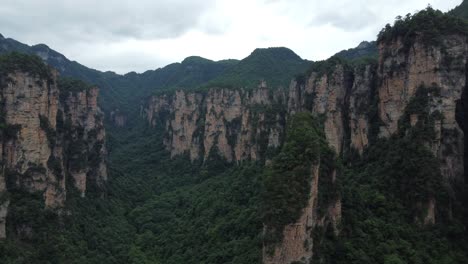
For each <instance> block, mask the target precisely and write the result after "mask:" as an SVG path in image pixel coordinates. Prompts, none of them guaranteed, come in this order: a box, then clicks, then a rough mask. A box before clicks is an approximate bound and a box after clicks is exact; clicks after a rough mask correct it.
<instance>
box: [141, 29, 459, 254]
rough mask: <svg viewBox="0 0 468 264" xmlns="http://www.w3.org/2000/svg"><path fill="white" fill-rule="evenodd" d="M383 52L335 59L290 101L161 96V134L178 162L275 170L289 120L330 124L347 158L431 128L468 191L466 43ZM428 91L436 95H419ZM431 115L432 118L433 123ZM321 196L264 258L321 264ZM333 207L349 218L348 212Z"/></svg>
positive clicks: (212, 94) (225, 93)
mask: <svg viewBox="0 0 468 264" xmlns="http://www.w3.org/2000/svg"><path fill="white" fill-rule="evenodd" d="M378 47H379V58H378V60H374V61H372V62H370V61H369V62H366V63H348V62H345V61H343V60H339V59H337V58H332V59H330V60H329V61H326V62H324V64H323V65H322V66H320V65H321V64H320V63H316V64H315V65H316V66H314V67H313V68H312V71H311V72H310V73H308V74H307V75H305V76H304V77H298V78H295V79H294V80H293V81H292V82H291V85H290V87H289V91H283V90H271V89H268V88H267V87H266V84H265V83H262V84H261V85H260V86H259V88H258V89H255V90H250V91H244V90H242V89H239V90H232V89H221V88H219V89H209V90H208V91H204V92H189V91H178V92H175V94H172V95H167V94H166V95H161V96H153V97H152V98H151V99H150V101H149V102H148V105H147V107H146V117H147V119H148V122H150V124H151V125H152V126H157V125H160V126H161V127H163V128H164V129H165V131H166V135H167V137H166V141H165V144H166V146H167V149H168V150H169V151H170V152H171V154H172V156H175V155H180V154H188V155H189V156H190V158H191V159H192V160H197V159H201V160H207V159H208V157H209V155H210V153H211V152H212V151H217V152H218V153H219V154H220V155H221V156H222V157H224V158H225V159H226V160H227V161H231V162H232V161H242V160H249V159H250V160H267V159H268V151H267V150H268V149H270V148H274V147H277V146H281V145H282V142H283V138H284V133H285V123H286V121H287V119H288V116H290V115H292V114H294V113H298V112H304V111H308V112H311V113H313V114H314V115H315V116H317V117H319V118H321V119H322V120H323V125H324V130H325V136H326V139H327V141H328V143H329V145H330V146H331V147H332V148H333V149H334V150H335V152H336V153H337V154H338V155H340V156H344V157H347V156H348V155H354V153H356V154H362V153H363V152H364V150H365V149H366V147H367V146H369V145H370V144H372V142H373V141H375V140H376V139H377V138H379V137H390V136H391V135H394V134H397V133H400V134H401V133H405V129H404V126H405V125H404V124H405V122H407V123H408V124H409V126H410V127H417V126H429V128H430V129H431V130H433V131H434V133H435V135H434V137H432V138H431V139H430V140H427V142H426V143H425V144H427V146H429V147H430V149H431V150H432V152H433V154H434V156H436V157H437V158H438V159H439V160H440V164H441V174H442V176H443V177H444V179H445V181H446V182H447V183H448V185H449V186H455V185H456V183H457V182H463V181H464V158H463V157H464V134H463V129H462V128H463V127H466V126H465V125H464V124H466V120H464V118H463V117H464V116H466V113H465V112H466V107H465V106H466V103H465V102H464V101H465V100H466V99H462V94H464V90H465V89H466V85H467V77H466V76H467V71H468V69H467V57H468V42H467V38H466V36H464V35H459V34H452V35H449V36H446V37H444V38H443V41H442V42H441V43H439V44H437V45H436V44H427V43H425V42H424V41H423V39H422V38H421V37H415V38H414V39H412V42H411V43H410V45H409V48H408V42H407V41H406V42H404V41H402V39H401V38H396V39H394V40H392V41H390V42H383V41H382V42H380V43H379V44H378ZM431 87H432V88H431ZM423 88H424V89H426V88H427V89H429V90H427V92H426V94H422V95H421V94H418V90H419V91H421V89H423ZM425 91H426V90H425ZM420 97H427V98H428V102H429V103H428V108H427V109H426V108H425V109H423V110H422V112H419V113H418V112H417V111H416V112H414V111H413V112H411V111H412V110H411V109H413V108H414V102H415V100H418V98H420ZM465 97H466V95H464V98H465ZM413 110H414V109H413ZM420 111H421V110H420ZM410 112H411V113H410ZM407 114H409V116H405V115H407ZM422 115H429V116H431V119H430V120H431V122H427V121H426V119H423V118H422ZM406 119H408V120H406ZM315 178H318V177H315ZM314 188H315V189H314ZM452 189H456V188H455V187H453V188H452ZM314 191H315V192H317V187H316V185H314V184H312V189H311V192H310V193H311V195H310V199H311V200H310V201H309V204H308V205H307V207H306V208H304V212H303V215H302V216H301V217H300V219H298V221H297V223H296V224H293V225H288V226H286V227H285V228H284V231H283V235H284V240H283V242H282V244H281V245H278V246H277V247H276V248H275V250H274V252H273V254H272V255H270V256H268V257H264V261H265V263H290V262H292V261H303V260H308V259H310V258H311V256H312V246H311V245H309V246H307V248H304V246H303V245H304V243H305V242H306V241H309V240H310V239H309V238H310V234H309V233H310V232H311V229H310V227H311V226H315V225H318V223H319V222H320V221H319V219H317V218H314V210H315V209H314V206H313V204H314V201H313V199H314ZM318 191H320V187H319V188H318ZM452 191H453V190H452ZM426 204H427V215H425V216H423V220H422V222H424V223H426V224H428V223H434V222H436V219H435V217H436V216H435V215H436V214H435V213H434V211H435V210H436V208H437V201H436V200H434V199H433V198H430V199H429V200H428V201H427V202H426ZM332 207H333V208H332V209H331V210H334V212H335V213H334V214H335V215H340V211H341V209H340V206H339V203H338V204H336V205H334V206H332ZM337 219H339V217H337ZM309 242H311V241H309Z"/></svg>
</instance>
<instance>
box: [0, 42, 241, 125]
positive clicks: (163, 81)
mask: <svg viewBox="0 0 468 264" xmlns="http://www.w3.org/2000/svg"><path fill="white" fill-rule="evenodd" d="M12 51H17V52H22V53H27V54H34V55H37V56H39V57H40V58H41V59H42V60H44V62H45V63H47V64H48V65H50V66H52V67H54V68H56V69H57V70H58V71H59V72H60V74H61V76H68V77H73V78H77V79H80V80H83V81H86V82H88V83H92V84H94V85H97V86H98V87H100V88H101V95H100V98H99V100H100V105H101V106H102V109H103V111H104V112H105V114H106V116H107V117H108V118H110V116H111V113H112V112H115V111H118V112H119V113H120V114H121V115H125V116H127V115H131V116H135V113H138V107H134V106H135V105H138V104H139V103H140V102H141V100H142V99H144V98H146V97H147V96H149V95H150V94H151V93H152V92H153V91H155V90H158V89H170V88H173V87H177V88H183V87H193V86H197V85H200V84H202V83H205V82H207V81H209V80H211V79H213V78H215V77H217V76H218V75H220V74H221V73H223V72H224V71H225V70H226V69H228V68H230V67H232V66H233V65H235V64H236V63H237V61H236V60H224V61H220V62H214V61H211V60H207V59H204V58H201V57H189V58H186V59H185V60H184V61H182V63H173V64H170V65H168V66H166V67H163V68H159V69H156V70H149V71H146V72H144V73H142V74H137V73H134V72H132V73H127V74H125V75H119V74H116V73H113V72H101V71H98V70H94V69H90V68H88V67H86V66H83V65H81V64H79V63H77V62H75V61H70V60H69V59H67V58H66V57H65V56H64V55H62V54H60V53H59V52H57V51H55V50H53V49H51V48H49V47H48V46H47V45H45V44H38V45H34V46H28V45H26V44H23V43H20V42H18V41H16V40H13V39H10V38H4V37H3V36H1V37H0V54H1V53H9V52H12ZM130 120H133V118H130ZM111 121H112V120H111Z"/></svg>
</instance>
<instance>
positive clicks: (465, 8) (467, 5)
mask: <svg viewBox="0 0 468 264" xmlns="http://www.w3.org/2000/svg"><path fill="white" fill-rule="evenodd" d="M449 14H451V15H453V16H457V17H460V18H463V19H468V0H463V2H462V3H461V4H460V5H458V6H457V7H455V8H454V9H452V10H451V11H450V12H449Z"/></svg>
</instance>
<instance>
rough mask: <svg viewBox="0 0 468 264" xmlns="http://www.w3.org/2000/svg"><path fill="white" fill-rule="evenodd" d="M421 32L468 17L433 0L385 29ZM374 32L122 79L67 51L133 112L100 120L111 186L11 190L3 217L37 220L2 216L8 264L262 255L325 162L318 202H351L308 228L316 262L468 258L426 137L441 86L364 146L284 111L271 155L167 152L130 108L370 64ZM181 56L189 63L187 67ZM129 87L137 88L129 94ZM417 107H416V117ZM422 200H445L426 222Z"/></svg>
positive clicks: (317, 120)
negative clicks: (347, 43) (342, 143)
mask: <svg viewBox="0 0 468 264" xmlns="http://www.w3.org/2000/svg"><path fill="white" fill-rule="evenodd" d="M465 6H466V1H465V2H464V3H463V4H462V5H461V8H460V7H459V8H458V9H456V10H454V11H452V12H451V13H450V14H455V15H458V16H460V17H463V16H465V17H466V8H464V9H463V7H465ZM421 32H422V34H423V36H425V38H424V43H426V44H427V45H437V44H438V43H439V42H440V41H441V39H442V38H443V37H444V36H445V35H447V34H452V33H457V34H462V35H464V36H465V35H467V34H468V27H467V24H466V23H465V22H463V20H461V19H458V18H455V17H453V16H452V15H448V14H444V13H442V12H440V11H436V10H433V9H432V8H427V9H425V10H423V11H420V12H418V13H416V14H414V15H407V16H405V17H404V18H403V17H398V18H397V19H396V21H395V23H394V24H393V25H387V26H386V27H385V28H384V29H382V31H381V32H380V33H379V35H378V40H377V41H378V42H379V43H385V42H390V41H392V40H395V39H396V38H402V39H403V42H404V43H408V45H410V44H411V43H412V41H414V38H415V37H416V36H419V34H420V33H421ZM375 45H376V43H375V42H372V43H369V45H367V46H365V50H364V51H359V50H354V49H353V50H348V51H346V52H341V53H340V54H337V56H333V57H332V58H330V59H328V60H325V61H321V62H309V61H306V60H303V59H301V58H300V57H299V56H297V55H296V54H294V53H293V52H292V51H290V50H289V49H286V48H270V49H264V50H261V49H258V50H255V51H254V52H253V53H252V54H251V55H250V56H249V57H247V58H246V59H244V60H242V61H236V60H225V61H218V62H213V61H209V60H206V59H203V58H200V57H190V58H187V59H186V60H185V61H183V62H181V63H177V64H173V65H169V66H167V67H165V68H163V69H158V70H155V71H149V72H146V73H143V74H141V75H137V74H136V73H129V74H127V75H125V76H126V78H123V77H122V76H118V75H114V74H112V73H99V74H96V76H95V77H90V76H92V75H90V74H89V72H88V70H86V69H83V68H81V66H76V64H73V65H75V67H78V68H79V69H80V71H79V73H80V74H82V73H83V72H85V75H86V76H87V78H81V79H84V80H85V81H87V82H92V83H94V84H98V85H99V84H102V85H103V86H104V88H101V90H105V88H106V87H108V86H110V85H112V86H115V87H118V88H115V87H114V88H112V90H107V91H105V92H103V95H102V96H103V97H104V98H103V99H102V100H101V101H100V103H101V104H107V105H105V106H104V107H103V110H105V111H106V110H113V109H115V108H120V109H122V110H123V111H126V113H127V114H128V116H129V118H130V119H131V121H130V122H131V125H130V126H125V127H121V128H117V127H115V125H114V124H113V123H111V122H109V120H106V121H107V123H106V129H107V149H108V152H109V157H108V158H109V174H110V175H109V180H108V183H107V186H106V192H105V194H104V195H102V193H101V192H99V191H97V190H91V191H89V192H88V193H87V195H86V197H80V196H79V195H78V194H74V193H73V192H72V193H70V194H69V196H68V197H69V199H67V201H66V210H65V211H63V212H61V213H60V214H56V213H54V212H52V211H51V210H48V209H44V204H43V202H42V201H41V198H40V197H39V196H37V195H36V194H30V193H22V192H15V193H13V194H12V195H13V196H14V197H12V198H11V199H12V200H15V201H17V202H16V203H15V206H14V207H12V208H11V211H10V213H9V215H8V221H14V222H16V223H25V224H29V225H31V226H32V227H33V229H34V232H33V233H32V235H31V236H30V237H28V238H27V239H24V238H19V237H18V236H17V235H16V234H15V231H14V230H12V229H11V228H10V229H8V225H7V233H8V239H6V240H4V241H0V255H1V259H0V263H8V264H22V263H44V264H46V263H47V264H54V263H71V264H72V263H96V264H98V263H99V264H103V263H134V264H137V263H138V264H140V263H143V264H145V263H148V264H149V263H160V264H179V263H206V264H208V263H210V264H211V263H232V264H234V263H236V264H246V263H261V261H262V246H263V243H264V242H265V241H269V242H271V241H273V242H278V241H281V239H282V234H281V232H280V231H281V228H282V227H284V226H285V225H287V224H291V223H294V222H295V221H296V220H297V218H298V217H299V216H300V214H301V210H302V209H303V208H304V207H305V206H306V203H307V199H308V198H309V195H310V194H309V193H308V188H309V185H310V182H311V178H310V177H309V176H310V175H309V174H307V172H306V171H307V170H309V169H310V167H311V166H313V165H317V164H319V163H320V164H321V166H322V170H323V173H324V174H327V173H329V172H330V171H331V170H334V169H336V170H337V171H338V175H339V177H340V178H339V180H338V181H337V182H336V183H335V184H333V186H332V185H331V184H329V185H328V186H329V188H328V189H327V190H326V191H325V192H323V193H322V194H321V195H322V196H320V197H319V204H324V201H325V200H327V199H332V197H341V198H342V208H343V215H342V222H341V223H340V226H339V229H340V234H339V235H337V234H336V233H335V232H334V230H331V229H330V228H325V229H324V230H319V231H317V232H316V233H315V234H314V238H315V239H316V241H319V242H317V243H316V244H314V247H313V251H314V259H313V263H330V264H332V263H335V264H337V263H343V264H344V263H356V264H357V263H359V264H362V263H369V264H371V263H384V264H404V263H414V264H419V263H434V264H436V263H437V264H449V263H467V260H468V241H467V239H468V235H467V230H466V226H465V225H466V223H467V221H468V219H467V213H466V206H464V205H463V204H462V203H463V202H466V201H465V200H463V199H466V197H462V198H460V197H456V196H454V194H453V193H451V192H449V191H448V189H447V187H446V186H445V185H444V184H445V183H444V182H443V181H442V180H441V178H442V177H441V175H440V161H439V160H438V159H437V158H436V157H435V156H434V155H433V153H432V152H431V150H430V148H429V147H428V145H427V142H429V141H431V140H434V137H435V131H434V130H433V126H431V125H433V123H434V122H436V121H437V120H440V116H438V115H429V114H428V112H429V110H428V109H429V108H430V102H429V99H428V96H429V95H431V94H432V93H437V92H438V88H437V87H429V86H428V87H426V86H421V87H419V88H418V91H417V92H416V94H415V96H414V98H413V99H412V100H411V101H410V102H409V103H408V106H407V107H406V108H405V109H404V111H403V112H404V114H403V116H402V118H401V119H400V120H399V123H398V125H399V132H398V133H396V134H394V135H393V136H391V137H389V138H379V139H377V138H376V137H374V138H373V139H372V140H373V141H374V142H372V143H373V144H372V145H370V146H369V147H368V148H366V149H365V150H364V152H363V154H362V156H359V155H352V154H353V153H351V151H350V153H347V155H339V153H335V152H334V151H333V150H332V148H331V147H330V146H329V145H328V144H327V142H326V140H325V136H324V133H325V128H324V124H323V118H322V117H321V116H313V115H312V114H310V113H298V114H296V115H294V116H290V117H288V127H287V129H286V137H285V141H284V142H283V144H282V147H281V148H280V150H279V151H278V153H275V156H274V157H271V159H269V160H268V162H267V164H266V165H265V164H264V163H263V162H260V161H246V162H242V163H239V164H234V163H228V162H226V161H225V160H224V159H223V158H222V157H218V156H216V155H215V156H214V157H212V158H211V159H210V160H209V162H203V161H201V160H198V161H195V162H191V161H190V159H189V158H188V157H186V156H184V155H180V156H176V157H171V155H170V153H169V152H168V151H167V150H166V148H165V145H164V136H165V135H164V133H165V132H164V129H163V125H164V124H158V125H157V126H155V127H151V126H149V125H148V124H147V123H146V120H144V118H143V117H142V116H141V115H140V113H139V112H140V110H139V107H137V108H138V109H137V108H132V107H134V106H135V105H138V106H139V101H140V100H141V99H142V98H144V97H145V96H148V95H150V94H153V93H162V92H167V91H174V90H175V89H176V88H177V89H181V88H182V89H208V88H210V87H244V88H251V87H253V86H255V85H257V84H258V82H259V81H261V80H266V81H267V83H269V84H271V86H272V87H285V86H287V85H288V84H289V82H290V80H291V79H293V78H296V80H298V81H300V80H302V82H305V78H306V77H307V76H309V75H310V74H311V73H312V72H314V73H315V74H317V75H325V74H327V73H330V72H331V71H332V70H333V69H334V68H335V66H336V65H345V67H365V65H369V64H375V63H376V46H375ZM24 50H26V51H27V50H28V49H27V48H26V47H25V48H24ZM278 62H282V63H278ZM187 65H190V70H189V71H188V72H187V68H186V67H183V66H187ZM15 69H22V70H25V71H26V72H30V73H32V74H37V75H39V76H45V77H47V76H48V74H50V72H49V71H50V69H49V68H48V67H47V66H46V65H45V64H44V63H43V62H42V61H41V60H40V58H38V57H32V56H26V55H22V54H20V53H14V54H12V55H10V56H1V57H0V74H2V75H3V74H4V73H6V72H9V71H11V70H15ZM74 75H75V76H74V77H77V75H79V74H74ZM64 76H67V74H64ZM104 76H110V77H109V79H106V78H107V77H104ZM181 76H183V77H184V78H181ZM78 77H79V76H78ZM87 82H83V81H80V80H76V79H71V78H62V79H61V80H60V82H59V86H60V87H61V89H64V90H67V91H73V89H80V90H82V89H89V87H90V84H88V83H87ZM152 86H154V87H157V88H158V89H155V88H154V87H152ZM121 91H122V94H119V95H115V93H120V92H121ZM127 97H128V98H131V100H129V101H125V98H127ZM371 110H375V109H371ZM374 114H375V113H374ZM412 115H418V116H419V119H418V120H419V122H417V124H416V125H414V126H412V125H410V122H411V116H412ZM462 187H463V186H460V188H462ZM1 199H2V197H0V200H1ZM428 199H436V200H437V201H438V205H437V208H438V210H437V219H438V221H437V223H435V224H430V225H425V224H424V219H423V218H424V215H425V213H426V212H424V210H423V207H422V206H421V204H423V203H424V202H425V201H427V200H428ZM449 208H457V209H456V210H453V211H452V210H449ZM320 209H323V208H320ZM264 224H266V225H269V226H270V227H271V226H273V227H275V228H273V232H271V233H268V232H266V233H265V232H264V230H265V229H264Z"/></svg>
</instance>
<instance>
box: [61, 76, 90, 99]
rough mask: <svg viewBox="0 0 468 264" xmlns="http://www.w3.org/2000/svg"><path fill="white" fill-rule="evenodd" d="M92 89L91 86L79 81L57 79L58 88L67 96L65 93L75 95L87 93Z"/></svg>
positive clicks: (64, 78) (66, 78)
mask: <svg viewBox="0 0 468 264" xmlns="http://www.w3.org/2000/svg"><path fill="white" fill-rule="evenodd" d="M93 87H94V86H93V85H90V84H88V83H86V82H84V81H82V80H79V79H74V78H69V77H60V78H59V79H58V88H59V90H60V91H61V92H62V93H63V94H65V95H66V94H67V92H72V93H77V92H83V91H89V90H90V89H91V88H93Z"/></svg>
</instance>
